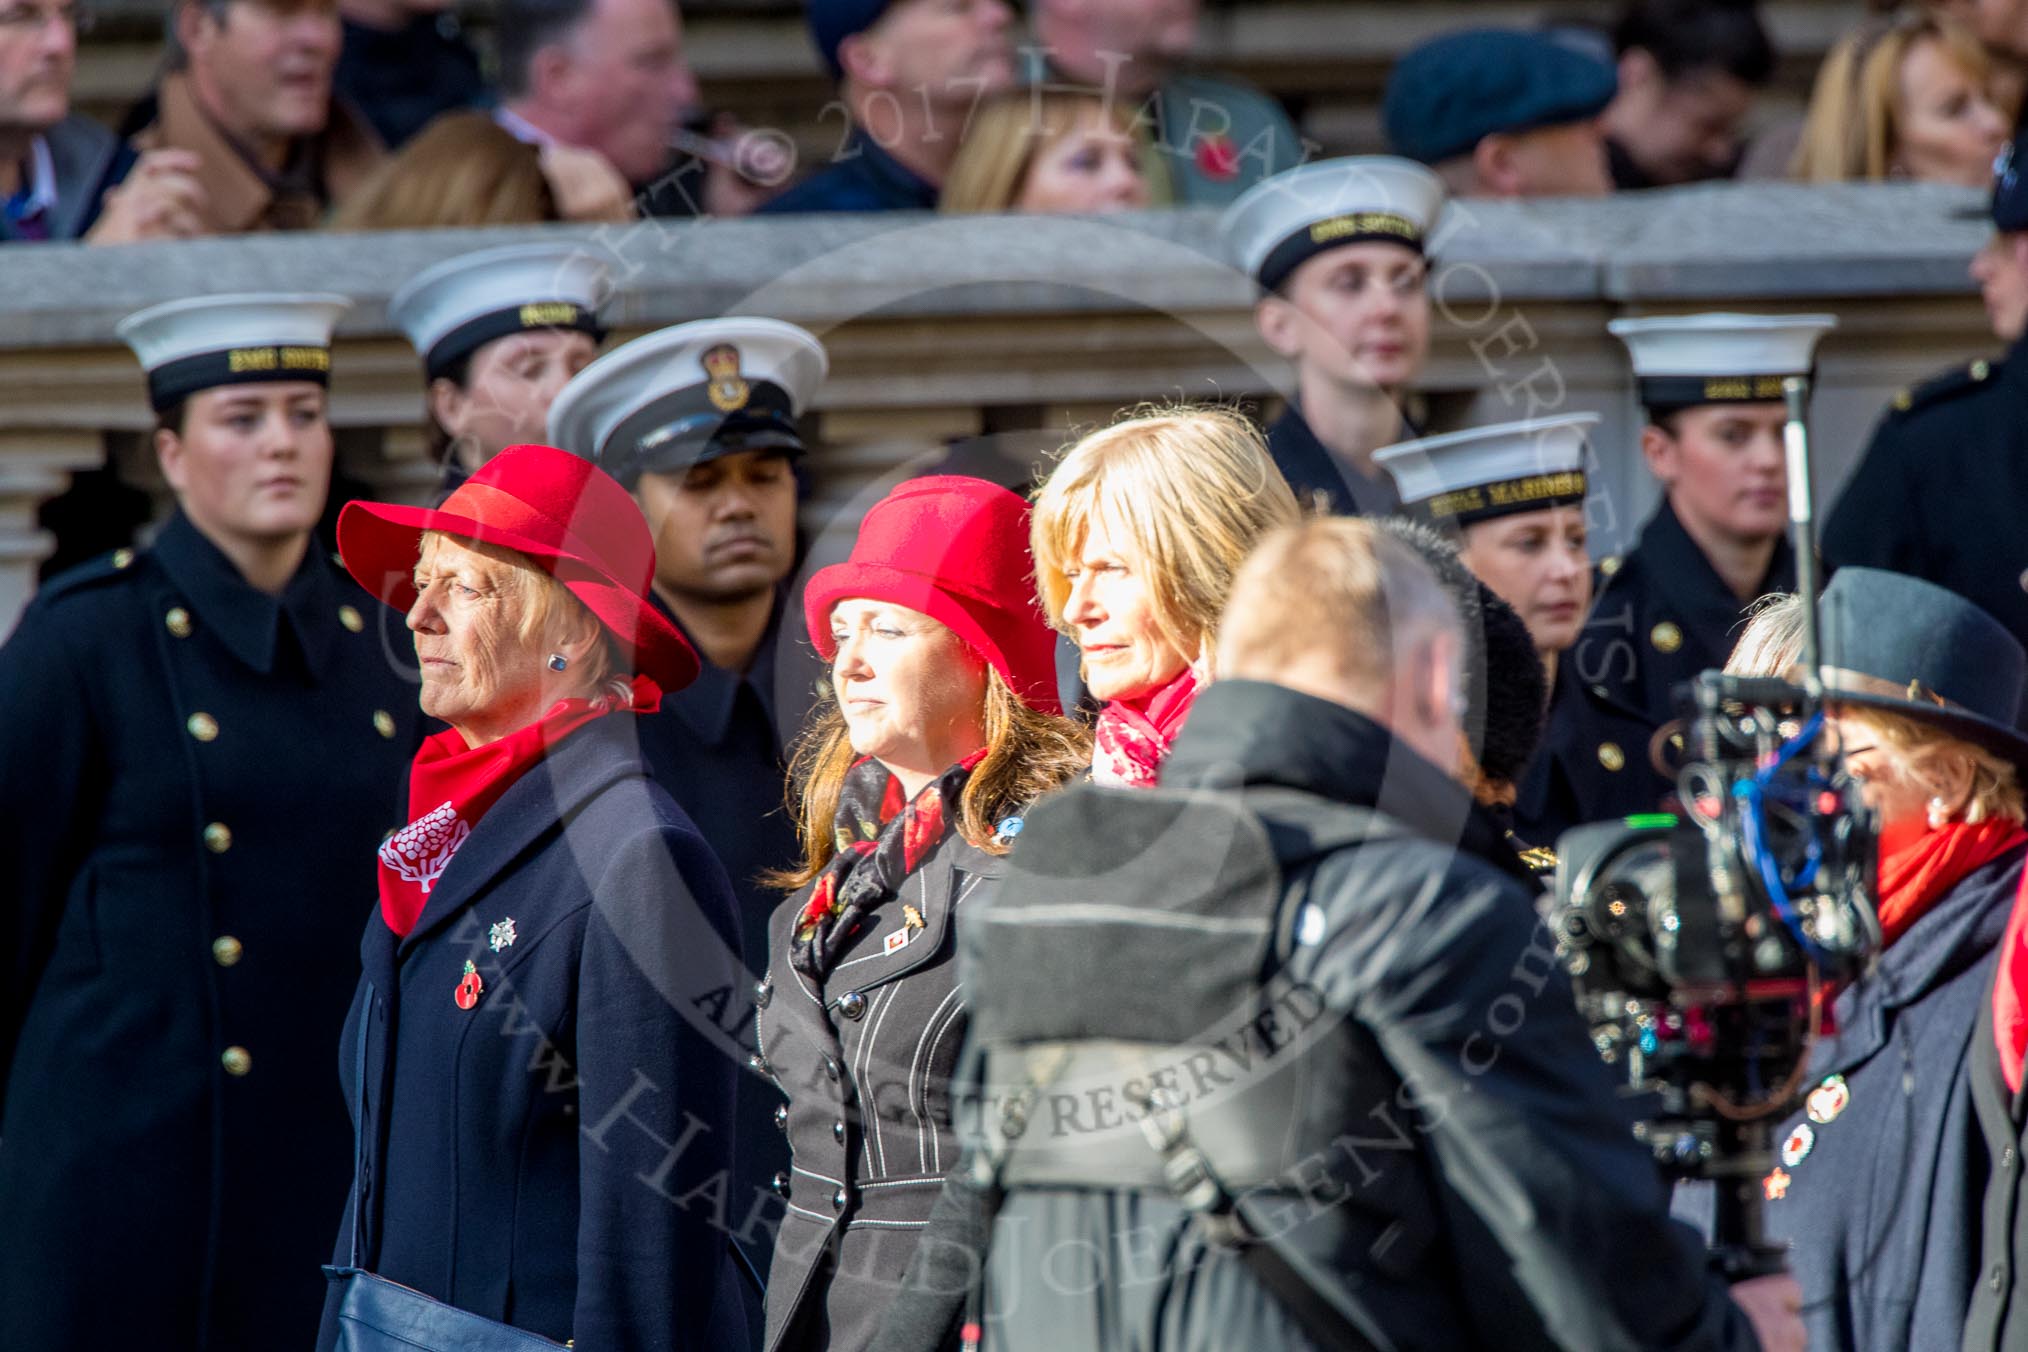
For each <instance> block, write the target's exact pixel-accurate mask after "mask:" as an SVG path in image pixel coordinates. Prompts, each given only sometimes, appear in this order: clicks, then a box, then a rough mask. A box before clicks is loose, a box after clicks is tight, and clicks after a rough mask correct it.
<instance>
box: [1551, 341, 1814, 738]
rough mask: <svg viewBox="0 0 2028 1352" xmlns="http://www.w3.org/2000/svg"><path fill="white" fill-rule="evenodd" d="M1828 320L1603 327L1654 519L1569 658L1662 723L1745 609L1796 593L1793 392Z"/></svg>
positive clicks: (1716, 661)
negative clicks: (1630, 391)
mask: <svg viewBox="0 0 2028 1352" xmlns="http://www.w3.org/2000/svg"><path fill="white" fill-rule="evenodd" d="M1836 324H1837V321H1836V320H1835V319H1833V318H1832V317H1831V316H1829V315H1740V314H1702V315H1676V316H1670V317H1666V318H1655V319H1616V320H1614V321H1613V322H1612V323H1611V324H1609V325H1608V326H1607V327H1608V328H1609V329H1610V330H1611V331H1612V333H1613V334H1614V336H1616V337H1618V338H1619V339H1620V341H1621V342H1623V343H1625V344H1626V345H1627V349H1628V351H1629V352H1630V353H1631V354H1632V357H1633V366H1634V384H1635V388H1636V392H1637V393H1638V395H1639V398H1640V401H1641V404H1642V407H1643V408H1644V409H1645V410H1646V412H1647V418H1648V421H1647V425H1646V426H1645V427H1643V428H1642V429H1641V455H1642V457H1643V458H1644V459H1645V460H1646V461H1647V464H1648V469H1649V471H1650V472H1651V473H1653V474H1654V476H1655V477H1656V478H1657V479H1658V480H1660V481H1661V484H1662V503H1661V505H1660V506H1659V507H1657V508H1656V509H1655V514H1654V515H1653V516H1652V517H1650V518H1649V519H1648V521H1647V524H1646V525H1644V526H1642V528H1641V536H1640V540H1639V541H1638V543H1636V544H1635V546H1634V548H1633V549H1632V550H1631V551H1629V552H1628V553H1627V554H1626V556H1625V557H1624V558H1618V559H1614V558H1608V559H1606V560H1604V561H1602V562H1601V563H1600V565H1599V568H1600V571H1601V572H1602V573H1603V574H1604V575H1605V576H1604V579H1603V581H1602V583H1601V584H1600V589H1599V595H1598V600H1597V601H1596V602H1595V603H1594V604H1593V606H1592V613H1591V621H1590V623H1589V624H1587V625H1586V626H1585V630H1584V634H1583V636H1582V637H1581V638H1580V639H1579V640H1578V642H1577V646H1576V647H1574V648H1572V649H1571V652H1570V661H1571V664H1572V666H1573V667H1574V668H1575V670H1576V672H1577V674H1578V675H1579V676H1581V677H1582V678H1583V679H1584V680H1585V681H1586V682H1587V683H1590V684H1596V685H1599V686H1601V687H1603V688H1604V689H1606V690H1607V691H1608V692H1610V694H1611V696H1612V697H1613V698H1614V699H1616V700H1617V701H1619V702H1620V703H1622V704H1625V705H1627V706H1628V707H1630V708H1634V709H1638V710H1641V711H1642V712H1644V713H1645V714H1646V715H1647V717H1648V718H1649V719H1650V720H1652V721H1653V722H1654V723H1655V724H1657V725H1660V724H1662V723H1666V722H1668V721H1669V720H1671V719H1673V718H1675V717H1676V704H1675V697H1674V693H1673V692H1674V690H1675V688H1676V687H1677V686H1678V685H1680V684H1682V683H1683V682H1685V681H1688V680H1690V679H1691V678H1692V677H1694V676H1695V675H1696V674H1697V673H1698V672H1700V671H1705V670H1710V669H1713V668H1718V667H1723V666H1724V665H1725V659H1726V657H1727V656H1728V655H1729V654H1730V653H1731V652H1732V649H1733V645H1734V644H1735V643H1736V642H1737V641H1738V639H1739V632H1740V630H1741V628H1742V627H1743V626H1744V625H1745V622H1746V613H1745V612H1746V608H1747V607H1748V606H1749V605H1751V604H1752V603H1753V602H1754V601H1755V600H1757V599H1758V598H1760V597H1762V596H1765V595H1767V594H1769V593H1770V592H1789V591H1794V590H1795V588H1796V563H1795V556H1794V554H1793V552H1792V551H1791V549H1790V547H1789V540H1788V528H1789V515H1788V513H1789V495H1788V462H1787V455H1786V451H1785V449H1784V443H1783V435H1784V426H1785V424H1786V422H1787V418H1788V410H1787V407H1786V406H1785V404H1784V403H1783V393H1782V391H1783V382H1784V381H1785V380H1786V379H1787V378H1788V377H1790V376H1808V375H1809V374H1810V372H1811V371H1812V369H1813V367H1814V363H1815V353H1816V347H1817V341H1818V339H1820V338H1821V337H1822V336H1823V335H1824V334H1825V333H1826V332H1828V331H1829V330H1830V329H1832V328H1833V327H1835V326H1836Z"/></svg>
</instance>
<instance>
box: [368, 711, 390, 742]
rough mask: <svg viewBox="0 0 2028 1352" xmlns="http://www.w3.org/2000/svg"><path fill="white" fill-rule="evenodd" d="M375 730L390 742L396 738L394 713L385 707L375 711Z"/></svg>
mask: <svg viewBox="0 0 2028 1352" xmlns="http://www.w3.org/2000/svg"><path fill="white" fill-rule="evenodd" d="M373 730H374V731H375V732H377V733H379V734H380V735H381V736H382V737H385V738H386V739H387V740H389V741H390V742H391V741H393V740H394V715H393V714H391V713H389V712H388V711H387V710H385V709H375V710H374V711H373Z"/></svg>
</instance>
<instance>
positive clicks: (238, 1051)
mask: <svg viewBox="0 0 2028 1352" xmlns="http://www.w3.org/2000/svg"><path fill="white" fill-rule="evenodd" d="M218 1063H219V1064H220V1065H222V1066H224V1067H225V1073H226V1074H228V1075H244V1074H246V1073H247V1072H248V1071H250V1070H252V1069H253V1053H252V1052H250V1051H248V1050H247V1049H246V1048H244V1047H227V1048H226V1049H225V1050H224V1051H223V1052H221V1053H219V1057H218Z"/></svg>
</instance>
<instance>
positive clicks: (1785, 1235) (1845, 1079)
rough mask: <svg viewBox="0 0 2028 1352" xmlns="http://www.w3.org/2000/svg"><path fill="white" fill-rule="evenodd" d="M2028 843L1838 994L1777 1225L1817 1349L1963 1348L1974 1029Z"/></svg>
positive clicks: (1972, 1205) (1974, 1158)
mask: <svg viewBox="0 0 2028 1352" xmlns="http://www.w3.org/2000/svg"><path fill="white" fill-rule="evenodd" d="M2024 856H2028V847H2022V848H2018V849H2015V850H2011V851H2009V852H2008V853H2007V854H2005V855H2003V856H2001V857H2000V858H1999V859H1996V860H1994V861H1993V862H1992V863H1990V864H1987V865H1986V866H1985V867H1983V868H1980V869H1976V870H1974V871H1973V872H1972V873H1971V874H1969V875H1968V876H1967V877H1966V878H1965V879H1964V880H1963V881H1961V882H1960V883H1958V885H1957V886H1956V887H1954V888H1952V889H1951V890H1950V891H1949V892H1947V893H1945V894H1944V896H1943V897H1941V898H1940V899H1938V900H1937V901H1936V902H1935V904H1934V905H1932V906H1931V908H1930V909H1929V910H1928V911H1926V912H1924V913H1923V915H1922V916H1921V917H1920V918H1919V919H1917V920H1916V922H1915V923H1914V924H1913V925H1911V926H1910V927H1909V929H1908V932H1907V933H1906V934H1904V935H1902V936H1901V938H1900V939H1899V940H1897V941H1896V942H1895V943H1894V944H1893V946H1891V947H1890V948H1888V949H1887V951H1886V952H1884V953H1883V954H1881V956H1880V960H1879V965H1878V966H1877V967H1876V968H1875V970H1874V971H1873V973H1872V974H1871V975H1869V976H1868V977H1866V978H1865V979H1864V980H1862V981H1860V982H1858V983H1857V984H1855V985H1853V986H1852V987H1850V988H1849V989H1847V990H1846V991H1844V992H1843V993H1842V994H1841V995H1840V996H1839V997H1838V1000H1837V1002H1836V1004H1835V1006H1834V1009H1835V1013H1836V1017H1837V1021H1838V1022H1837V1027H1838V1032H1837V1035H1836V1036H1835V1037H1834V1038H1827V1039H1825V1040H1824V1041H1823V1042H1821V1043H1820V1044H1819V1045H1818V1048H1817V1052H1816V1055H1815V1056H1814V1057H1813V1058H1812V1062H1811V1066H1810V1076H1811V1078H1810V1079H1809V1081H1808V1082H1807V1084H1808V1085H1809V1087H1810V1090H1811V1092H1810V1096H1809V1098H1808V1099H1807V1105H1808V1106H1807V1108H1806V1110H1805V1111H1804V1112H1801V1113H1798V1114H1796V1115H1795V1116H1794V1117H1792V1118H1790V1119H1789V1120H1788V1121H1787V1122H1785V1123H1784V1124H1783V1125H1782V1126H1781V1128H1780V1129H1779V1131H1778V1133H1777V1135H1776V1137H1775V1140H1776V1144H1777V1147H1778V1148H1779V1149H1780V1150H1781V1152H1782V1156H1783V1158H1782V1163H1781V1164H1780V1166H1779V1169H1780V1172H1779V1173H1778V1174H1776V1175H1773V1179H1774V1183H1773V1186H1772V1188H1771V1189H1770V1200H1769V1201H1768V1204H1767V1224H1768V1231H1769V1233H1770V1235H1771V1236H1772V1237H1773V1238H1775V1239H1778V1240H1787V1241H1789V1243H1790V1246H1791V1247H1790V1251H1789V1265H1790V1267H1791V1268H1792V1269H1793V1270H1794V1272H1795V1274H1796V1278H1797V1280H1798V1281H1800V1282H1801V1283H1802V1287H1803V1300H1804V1307H1803V1313H1804V1318H1805V1320H1806V1321H1807V1322H1808V1324H1809V1329H1810V1347H1811V1349H1812V1352H1816V1349H1820V1348H1821V1349H1825V1350H1826V1352H1840V1349H1874V1348H1878V1349H1883V1352H1884V1350H1885V1349H1895V1352H1957V1348H1958V1346H1959V1343H1960V1340H1961V1339H1962V1337H1963V1332H1964V1319H1965V1310H1966V1307H1967V1306H1968V1304H1969V1303H1970V1300H1971V1294H1972V1281H1973V1278H1974V1276H1975V1274H1976V1271H1977V1268H1976V1265H1977V1263H1978V1260H1979V1252H1978V1246H1979V1209H1980V1205H1981V1203H1982V1201H1983V1199H1984V1196H1985V1187H1986V1178H1987V1174H1988V1167H1989V1166H1988V1161H1987V1159H1986V1148H1985V1145H1984V1143H1983V1141H1982V1139H1981V1138H1980V1135H1979V1129H1978V1123H1977V1121H1976V1119H1975V1117H1974V1114H1973V1109H1972V1074H1973V1071H1974V1064H1973V1059H1972V1056H1971V1050H1972V1035H1973V1031H1974V1029H1975V1028H1976V1027H1977V1025H1978V1020H1979V1009H1980V1006H1981V1005H1982V1004H1983V1003H1984V1002H1985V1000H1986V999H1987V996H1988V993H1989V991H1990V990H1991V988H1992V982H1993V968H1994V964H1995V962H1996V961H1997V955H1998V948H1997V945H1998V944H1999V942H2000V937H2001V934H2002V932H2003V931H2004V930H2005V928H2006V925H2007V916H2008V913H2009V912H2010V911H2011V910H2012V908H2013V905H2014V894H2015V893H2016V892H2017V891H2018V890H2019V888H2020V884H2021V865H2022V860H2023V858H2024ZM1833 1077H1836V1078H1835V1079H1834V1078H1833Z"/></svg>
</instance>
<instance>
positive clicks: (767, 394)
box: [549, 318, 830, 488]
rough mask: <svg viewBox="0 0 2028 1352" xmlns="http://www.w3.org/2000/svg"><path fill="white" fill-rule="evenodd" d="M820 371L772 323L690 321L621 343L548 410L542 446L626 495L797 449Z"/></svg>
mask: <svg viewBox="0 0 2028 1352" xmlns="http://www.w3.org/2000/svg"><path fill="white" fill-rule="evenodd" d="M829 369H830V360H829V358H828V357H826V356H825V353H824V345H823V344H822V343H820V342H818V341H817V339H816V337H815V336H814V335H813V334H810V333H808V332H806V331H805V330H803V329H800V328H797V327H796V326H795V325H794V324H786V323H783V322H782V321H781V320H778V319H749V318H730V319H700V320H696V321H693V322H691V323H688V324H678V325H676V326H674V327H673V328H667V329H661V330H658V331H657V332H655V333H650V334H647V335H645V336H643V337H640V338H636V339H634V341H632V342H631V343H624V344H622V345H621V346H619V347H616V348H614V349H613V350H612V351H611V352H608V353H606V355H605V356H603V357H600V358H599V359H598V360H597V361H595V362H593V363H592V364H591V365H590V366H587V367H585V368H584V370H582V371H579V372H578V373H577V374H576V375H575V376H573V377H572V378H571V381H570V383H569V384H568V385H565V386H564V387H563V393H561V394H559V395H558V396H557V397H556V402H555V403H554V404H552V405H551V406H550V409H549V439H550V441H551V442H552V443H553V444H555V445H557V446H560V447H562V448H563V449H564V450H566V451H570V452H572V453H573V454H575V455H581V456H584V457H585V458H587V459H589V460H590V461H592V463H594V464H596V465H597V466H598V467H599V468H600V469H602V470H604V471H605V472H606V473H608V474H610V475H612V476H613V477H614V478H615V479H618V480H619V481H620V482H621V483H623V484H625V485H627V487H629V488H632V487H633V486H634V484H635V483H636V482H637V481H639V479H640V477H641V476H642V475H643V474H648V473H658V474H669V473H678V472H681V471H683V470H687V469H688V468H690V466H692V465H695V464H698V463H699V462H701V461H705V460H712V459H716V458H717V457H719V456H722V455H732V454H735V453H737V452H740V451H769V450H771V451H781V452H785V453H787V454H789V455H798V454H800V453H801V452H802V450H803V439H802V436H801V435H800V434H799V433H798V431H797V430H796V419H797V418H798V417H800V416H801V415H802V413H803V410H804V409H806V408H807V407H809V403H810V400H811V398H812V397H813V396H814V395H815V394H816V392H817V388H818V387H819V386H820V385H822V384H823V383H824V376H825V374H826V373H827V372H828V371H829Z"/></svg>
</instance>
